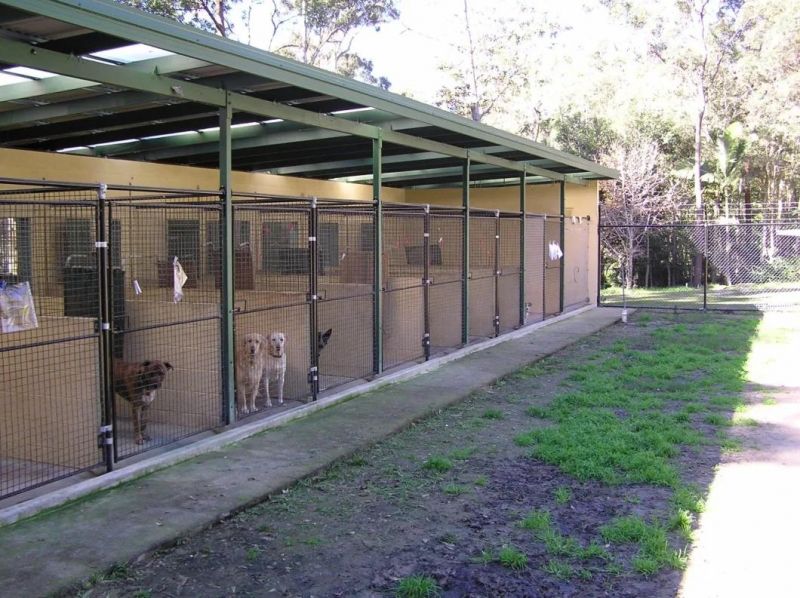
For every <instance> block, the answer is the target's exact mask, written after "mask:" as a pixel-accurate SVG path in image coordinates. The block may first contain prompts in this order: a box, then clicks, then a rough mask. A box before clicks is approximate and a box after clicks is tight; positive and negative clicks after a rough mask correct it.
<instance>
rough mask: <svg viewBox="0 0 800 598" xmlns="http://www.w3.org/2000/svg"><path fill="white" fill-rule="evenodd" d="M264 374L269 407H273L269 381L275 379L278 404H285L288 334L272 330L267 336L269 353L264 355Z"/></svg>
mask: <svg viewBox="0 0 800 598" xmlns="http://www.w3.org/2000/svg"><path fill="white" fill-rule="evenodd" d="M264 375H265V376H266V378H267V379H266V381H265V384H264V387H265V388H266V389H267V407H272V400H271V399H270V396H269V383H270V381H275V382H276V383H277V391H278V405H283V380H284V378H285V377H286V335H285V334H284V333H283V332H272V333H270V335H269V336H268V337H267V353H266V355H265V357H264Z"/></svg>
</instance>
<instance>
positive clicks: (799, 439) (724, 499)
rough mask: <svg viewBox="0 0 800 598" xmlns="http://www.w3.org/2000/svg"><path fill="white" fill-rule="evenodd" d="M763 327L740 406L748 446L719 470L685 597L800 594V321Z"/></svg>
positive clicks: (771, 318)
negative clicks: (745, 399) (745, 400)
mask: <svg viewBox="0 0 800 598" xmlns="http://www.w3.org/2000/svg"><path fill="white" fill-rule="evenodd" d="M762 329H763V331H764V332H763V334H762V335H760V336H761V337H762V338H763V340H762V342H761V346H757V347H755V348H754V349H755V351H754V357H753V360H751V363H750V368H749V374H750V378H751V380H752V381H753V386H752V388H751V392H750V393H749V396H748V403H749V405H748V406H747V408H746V409H744V410H743V411H742V417H744V418H748V419H751V420H752V422H751V423H756V424H758V425H757V426H752V425H751V426H744V427H740V428H737V430H736V433H735V436H736V437H737V438H738V439H740V440H741V442H742V445H743V450H742V451H740V452H737V453H735V454H732V455H730V456H727V457H726V458H725V459H724V460H723V463H722V464H721V465H720V467H719V469H718V471H717V474H716V476H715V477H714V481H713V484H712V486H711V490H710V492H709V496H708V501H707V510H706V513H705V514H704V515H703V517H702V518H701V520H700V523H701V525H700V528H699V530H698V531H697V534H696V540H695V548H694V551H693V553H692V557H691V560H690V563H689V568H688V569H687V571H686V576H685V578H684V582H683V585H682V588H681V595H682V596H684V597H686V598H715V597H720V598H722V597H725V598H732V597H733V598H735V597H738V596H741V597H743V598H744V597H750V596H770V597H774V598H779V597H783V596H785V597H787V598H788V597H795V596H800V572H798V570H797V540H798V538H800V515H799V514H798V510H800V369H798V365H799V363H798V358H800V326H796V325H795V326H790V324H789V323H787V318H786V317H785V316H784V315H782V314H767V315H766V316H765V318H764V320H763V322H762ZM775 330H781V331H783V332H781V333H780V334H779V338H773V335H771V334H770V332H771V331H775Z"/></svg>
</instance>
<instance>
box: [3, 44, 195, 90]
mask: <svg viewBox="0 0 800 598" xmlns="http://www.w3.org/2000/svg"><path fill="white" fill-rule="evenodd" d="M16 43H19V42H16ZM22 45H25V44H22ZM28 47H29V48H31V47H32V46H28ZM4 58H5V56H4ZM73 58H74V57H73ZM76 60H77V59H76ZM92 62H94V64H102V63H98V62H97V61H92ZM204 66H208V63H207V62H204V61H202V60H197V59H196V58H187V57H186V56H177V55H175V54H173V55H170V56H161V57H159V58H148V59H147V60H138V61H136V62H130V63H128V64H124V65H119V66H117V65H113V68H120V69H124V70H128V71H135V72H138V73H157V74H162V75H166V74H169V73H175V72H179V71H186V70H191V69H196V68H201V67H204ZM97 85H98V83H97V82H95V81H87V80H85V79H76V78H74V77H67V76H64V75H61V76H55V77H46V78H44V79H39V80H38V81H22V82H20V83H12V84H11V85H2V86H0V102H15V101H21V100H33V98H36V97H39V96H43V95H48V94H53V93H60V92H63V91H74V90H76V89H86V88H89V87H96V86H97Z"/></svg>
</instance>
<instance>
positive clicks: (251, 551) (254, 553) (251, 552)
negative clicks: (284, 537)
mask: <svg viewBox="0 0 800 598" xmlns="http://www.w3.org/2000/svg"><path fill="white" fill-rule="evenodd" d="M259 556H261V549H260V548H259V547H258V546H251V547H250V548H248V549H247V551H246V552H245V553H244V558H245V559H247V560H248V561H249V562H251V563H252V562H253V561H255V560H257V559H258V557H259Z"/></svg>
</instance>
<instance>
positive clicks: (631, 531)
mask: <svg viewBox="0 0 800 598" xmlns="http://www.w3.org/2000/svg"><path fill="white" fill-rule="evenodd" d="M600 534H601V535H602V537H603V539H604V540H606V541H607V542H611V543H612V544H627V543H634V544H637V545H638V547H639V551H638V553H637V554H636V555H635V556H634V557H633V561H632V563H631V564H632V565H633V568H634V570H635V571H637V572H638V573H641V574H642V575H645V576H649V575H653V574H655V573H657V572H658V571H660V570H661V569H663V568H665V567H671V568H673V569H684V568H685V567H686V562H687V557H686V553H685V551H681V550H672V549H671V548H670V546H669V540H668V539H667V530H666V529H665V528H664V527H662V526H661V525H659V524H651V523H647V522H646V521H645V520H644V519H642V518H641V517H637V516H630V515H629V516H626V517H619V518H617V519H614V520H612V521H611V523H609V524H607V525H604V526H603V527H602V528H601V529H600Z"/></svg>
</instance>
